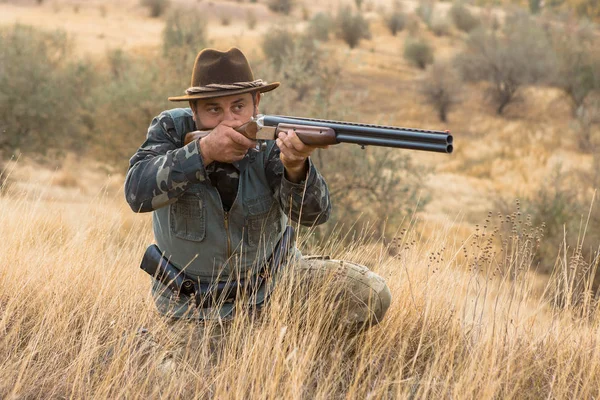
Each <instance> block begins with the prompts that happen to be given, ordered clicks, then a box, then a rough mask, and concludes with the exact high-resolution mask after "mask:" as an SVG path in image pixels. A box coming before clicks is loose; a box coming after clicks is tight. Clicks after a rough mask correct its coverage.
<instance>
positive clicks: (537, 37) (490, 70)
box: [456, 14, 557, 114]
mask: <svg viewBox="0 0 600 400" xmlns="http://www.w3.org/2000/svg"><path fill="white" fill-rule="evenodd" d="M532 60H535V62H532ZM456 64H457V66H458V68H459V70H460V71H461V74H462V76H463V78H465V79H466V80H468V81H471V82H477V81H487V82H488V83H489V86H487V88H486V91H487V95H488V97H489V98H490V99H491V101H492V103H493V105H494V106H495V107H496V113H497V114H502V113H503V112H504V110H505V108H506V106H508V105H509V104H511V103H512V102H514V101H516V100H518V99H519V98H520V93H521V88H522V87H523V86H524V85H528V84H536V83H549V82H550V80H551V77H553V76H554V75H555V70H556V67H557V62H556V55H555V53H554V52H553V51H552V49H551V46H550V43H549V40H548V37H547V35H546V33H545V31H544V29H543V28H542V27H541V26H540V25H539V24H538V23H537V22H536V21H535V20H533V19H532V18H531V17H530V16H528V15H526V14H515V15H510V16H508V17H506V21H505V23H504V25H503V27H502V31H501V32H496V31H487V30H485V29H484V28H483V27H480V28H478V29H476V30H474V31H473V32H471V33H470V34H469V37H468V39H467V42H466V48H465V50H464V51H463V52H462V53H460V54H459V55H458V56H457V58H456Z"/></svg>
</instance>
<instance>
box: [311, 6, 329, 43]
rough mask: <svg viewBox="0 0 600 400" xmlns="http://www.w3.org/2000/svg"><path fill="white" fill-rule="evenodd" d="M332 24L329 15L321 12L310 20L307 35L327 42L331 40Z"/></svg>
mask: <svg viewBox="0 0 600 400" xmlns="http://www.w3.org/2000/svg"><path fill="white" fill-rule="evenodd" d="M332 24H333V21H332V18H331V17H330V16H329V14H326V13H324V12H319V13H317V14H315V15H314V16H313V17H312V19H311V20H310V22H309V24H308V29H307V33H308V35H310V36H312V37H313V38H315V39H316V40H320V41H322V42H326V41H328V40H329V33H330V32H331V27H332Z"/></svg>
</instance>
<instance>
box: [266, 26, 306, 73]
mask: <svg viewBox="0 0 600 400" xmlns="http://www.w3.org/2000/svg"><path fill="white" fill-rule="evenodd" d="M297 38H298V36H297V35H296V34H294V33H293V32H292V31H290V30H289V29H287V28H285V27H276V28H274V29H273V30H272V31H271V32H269V33H268V34H266V35H264V36H263V39H262V50H263V53H264V54H265V57H266V58H267V59H268V60H269V61H270V62H271V63H272V64H273V66H274V67H275V69H276V70H278V69H279V68H280V67H281V63H282V62H283V60H284V59H285V58H287V57H288V56H289V54H290V53H291V52H292V51H293V50H294V46H295V43H296V39H297Z"/></svg>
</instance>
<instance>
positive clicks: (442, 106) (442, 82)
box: [419, 62, 462, 122]
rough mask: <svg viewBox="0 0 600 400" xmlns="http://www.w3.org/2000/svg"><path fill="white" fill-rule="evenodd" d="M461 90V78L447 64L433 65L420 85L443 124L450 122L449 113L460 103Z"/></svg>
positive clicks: (426, 100) (421, 91)
mask: <svg viewBox="0 0 600 400" xmlns="http://www.w3.org/2000/svg"><path fill="white" fill-rule="evenodd" d="M461 88H462V85H461V79H460V76H459V75H458V73H457V72H456V70H455V69H454V68H452V66H451V65H450V63H447V62H436V63H434V64H433V65H431V66H430V67H429V68H428V70H427V74H426V76H425V78H424V79H423V80H421V82H420V83H419V92H420V93H421V95H422V96H423V98H424V100H425V102H426V103H428V104H430V105H432V106H433V107H434V108H435V110H436V111H437V113H438V117H439V119H440V121H442V122H447V121H448V112H450V110H451V109H452V108H453V107H454V106H455V105H456V104H458V103H459V102H460V96H461Z"/></svg>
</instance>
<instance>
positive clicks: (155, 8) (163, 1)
mask: <svg viewBox="0 0 600 400" xmlns="http://www.w3.org/2000/svg"><path fill="white" fill-rule="evenodd" d="M140 3H141V5H142V6H144V7H148V9H149V10H150V16H151V17H152V18H157V17H160V16H161V15H162V14H163V13H164V12H165V10H166V9H167V8H168V7H169V4H170V2H169V0H140Z"/></svg>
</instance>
